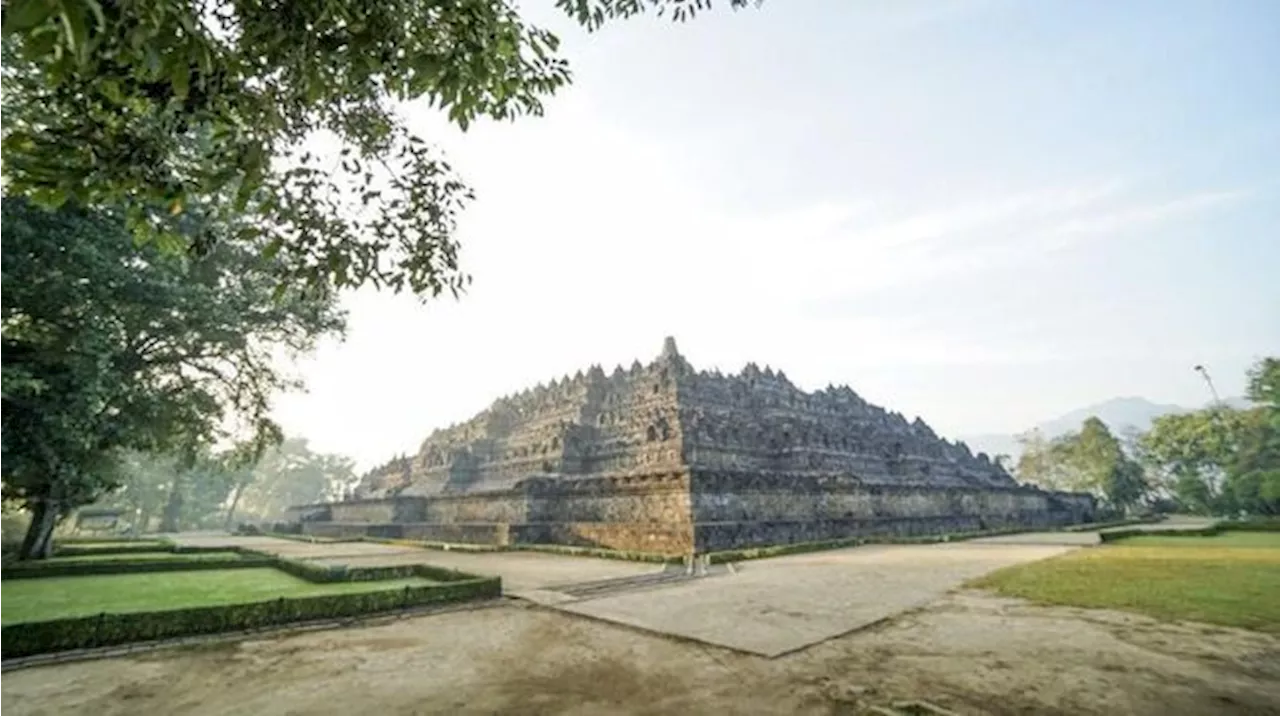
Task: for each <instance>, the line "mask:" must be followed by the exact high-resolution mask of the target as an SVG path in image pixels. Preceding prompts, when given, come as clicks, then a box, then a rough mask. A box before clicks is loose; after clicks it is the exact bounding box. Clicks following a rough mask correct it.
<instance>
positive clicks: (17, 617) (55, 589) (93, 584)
mask: <svg viewBox="0 0 1280 716" xmlns="http://www.w3.org/2000/svg"><path fill="white" fill-rule="evenodd" d="M434 583H435V582H432V581H431V580H428V579H421V578H410V579H388V580H381V581H374V582H337V583H333V584H312V583H311V582H308V581H306V580H303V579H299V578H297V577H294V576H293V575H290V574H285V573H284V572H281V571H279V570H276V569H272V568H270V567H263V568H248V569H217V570H205V571H192V572H185V571H184V572H152V573H144V574H102V575H91V576H84V577H40V578H36V579H9V580H5V581H4V582H3V583H0V601H2V602H3V609H2V610H0V611H2V613H0V623H3V624H14V623H17V622H26V621H45V620H48V619H60V618H63V617H76V616H88V615H92V614H99V613H102V612H112V613H121V612H144V611H158V610H162V609H180V608H183V607H195V606H206V605H212V604H236V603H240V602H257V601H265V600H268V599H277V598H280V597H307V596H315V595H320V594H339V593H342V594H345V593H350V592H374V591H379V590H383V589H397V588H404V587H406V586H422V585H425V584H434Z"/></svg>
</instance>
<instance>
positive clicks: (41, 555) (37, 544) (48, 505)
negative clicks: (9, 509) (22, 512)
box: [18, 500, 59, 559]
mask: <svg viewBox="0 0 1280 716" xmlns="http://www.w3.org/2000/svg"><path fill="white" fill-rule="evenodd" d="M30 507H31V525H30V526H28V527H27V534H26V536H24V537H23V538H22V549H21V550H20V551H19V552H18V559H48V558H49V557H50V556H51V555H52V554H53V528H55V527H57V526H58V517H59V514H58V506H57V504H55V503H53V502H50V501H47V500H38V501H35V502H32V503H31V504H30Z"/></svg>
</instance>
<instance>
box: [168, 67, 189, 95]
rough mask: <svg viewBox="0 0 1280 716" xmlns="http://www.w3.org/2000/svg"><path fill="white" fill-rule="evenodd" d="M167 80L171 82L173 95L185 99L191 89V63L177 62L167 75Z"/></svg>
mask: <svg viewBox="0 0 1280 716" xmlns="http://www.w3.org/2000/svg"><path fill="white" fill-rule="evenodd" d="M169 82H170V83H172V84H173V94H174V96H175V97H177V98H178V99H180V100H184V101H185V100H186V99H187V95H188V93H189V92H190V91H191V65H189V64H187V63H186V62H185V61H183V62H178V63H177V64H176V65H175V66H174V68H173V72H172V74H170V75H169Z"/></svg>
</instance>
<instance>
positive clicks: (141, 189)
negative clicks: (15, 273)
mask: <svg viewBox="0 0 1280 716" xmlns="http://www.w3.org/2000/svg"><path fill="white" fill-rule="evenodd" d="M728 2H729V4H730V5H731V6H732V7H734V8H738V7H742V6H745V5H746V4H747V0H728ZM556 5H557V6H558V7H559V8H560V9H562V10H563V11H564V12H566V13H567V14H568V15H570V16H571V17H573V18H574V19H576V20H577V21H578V22H579V23H580V24H581V25H583V26H584V27H586V28H587V29H588V30H589V31H590V30H595V29H597V28H599V27H600V26H601V25H602V24H603V23H604V22H605V21H606V20H607V19H611V18H626V17H630V16H632V15H636V14H639V13H642V12H644V11H645V10H646V9H653V10H656V11H657V12H658V13H659V14H664V13H666V12H670V15H671V16H672V17H673V18H674V19H675V20H677V21H683V20H686V19H689V18H691V17H693V16H694V15H695V14H696V12H697V11H699V10H702V9H705V8H707V7H709V6H710V1H709V0H557V2H556ZM3 35H4V45H5V57H4V78H5V97H4V107H3V112H4V117H5V124H4V136H3V152H4V162H5V171H6V179H7V180H8V181H9V185H8V191H9V192H11V193H13V194H17V195H23V196H27V197H30V198H31V199H33V200H35V201H37V202H39V203H40V204H41V205H43V206H47V207H57V206H60V205H62V203H63V202H65V201H68V200H74V201H75V202H76V203H78V204H80V205H82V206H87V207H91V208H97V209H102V208H115V207H123V208H124V211H125V215H126V217H127V220H128V226H129V228H130V230H131V231H132V232H133V233H134V234H135V235H136V236H137V237H138V238H139V239H141V240H144V241H149V240H158V241H161V242H162V244H163V245H164V246H165V247H166V248H168V249H170V250H173V249H176V248H178V247H181V246H188V245H193V246H194V247H195V248H198V249H199V248H203V246H204V241H203V238H202V237H200V236H192V235H190V234H187V233H184V232H182V231H181V230H180V227H179V223H180V221H181V219H182V217H183V215H184V214H185V212H186V211H187V210H188V209H189V207H191V206H194V205H196V204H200V203H203V204H204V205H206V206H208V207H219V210H220V211H225V212H228V213H230V214H233V215H242V214H246V213H247V214H248V215H249V216H250V217H251V218H252V219H253V220H252V221H249V222H246V223H244V224H243V225H242V226H241V230H242V231H243V232H244V233H245V234H246V237H243V238H249V237H252V238H254V239H255V243H256V244H257V245H259V247H260V248H261V250H262V251H263V252H265V253H266V254H268V255H273V256H276V257H278V261H279V268H280V270H281V272H282V275H283V276H284V277H285V278H287V279H295V280H296V279H301V280H305V281H307V282H308V283H309V284H311V285H316V284H320V283H324V284H327V285H329V286H333V287H343V286H355V285H360V284H363V283H372V284H373V285H375V286H389V287H391V288H392V289H394V290H396V291H399V290H401V289H403V288H408V289H410V290H412V291H413V292H415V293H417V294H419V295H423V296H426V295H433V296H434V295H438V294H439V293H441V292H442V291H445V290H448V291H451V292H453V293H455V294H456V293H457V292H458V291H459V290H460V289H461V288H462V287H463V286H464V285H465V284H466V277H465V276H464V275H463V274H462V273H461V272H460V270H459V265H458V257H457V249H458V247H457V244H456V242H455V241H454V238H453V232H454V222H455V217H456V215H457V213H458V211H460V210H461V209H462V207H463V206H464V205H465V204H466V203H467V202H468V201H470V200H471V198H472V195H471V192H470V190H469V189H468V188H467V187H466V186H465V185H464V184H463V183H462V182H461V181H460V180H459V179H458V178H457V176H456V175H455V174H454V173H453V171H452V169H451V168H450V166H449V165H448V164H447V163H446V162H445V161H444V160H443V159H442V158H441V157H440V156H439V154H438V152H436V151H434V150H432V149H431V148H430V147H429V146H428V145H427V144H426V143H425V142H424V141H422V139H421V138H419V137H417V136H415V135H413V134H412V133H411V132H410V131H409V130H408V128H407V127H406V126H405V125H404V123H403V122H402V121H401V120H400V119H399V117H398V116H397V114H396V110H395V107H394V104H395V103H396V102H402V101H409V100H416V99H425V100H426V101H427V103H428V104H429V105H430V106H432V107H436V108H439V109H440V110H442V111H447V115H448V119H449V120H450V121H451V122H453V123H455V124H456V125H457V126H459V127H461V128H462V129H463V130H465V129H466V128H467V127H468V126H469V125H470V124H471V123H472V122H474V121H475V120H477V119H478V118H481V117H489V118H493V119H498V120H504V119H512V118H515V117H518V116H521V115H526V114H532V115H538V114H541V113H542V112H543V99H544V98H546V97H548V96H550V95H552V94H553V93H554V92H555V91H557V90H558V89H559V88H561V87H563V86H564V85H566V84H567V83H568V82H569V81H570V78H571V75H570V71H569V67H568V64H567V62H566V61H565V60H564V59H563V58H560V57H558V56H557V54H556V53H557V50H558V47H559V40H558V38H557V37H556V36H555V35H553V34H552V33H550V32H548V31H546V30H543V29H540V28H537V27H533V26H531V25H529V24H527V23H526V22H525V21H524V20H523V19H522V18H521V17H520V15H519V13H518V12H517V10H516V8H515V6H514V3H512V2H509V0H456V1H454V2H448V3H441V2H437V1H435V0H294V1H291V2H283V3H282V2H271V1H265V0H237V1H236V2H230V1H229V0H146V1H145V2H143V1H141V0H59V1H58V2H53V1H52V0H9V1H8V2H6V5H5V13H4V24H3ZM317 135H324V136H327V137H329V138H330V139H333V140H334V141H336V143H337V145H338V147H339V150H338V152H339V156H338V157H336V158H334V161H333V162H332V166H331V165H330V160H329V159H327V158H321V157H319V156H316V155H314V154H310V153H308V152H305V151H301V150H300V149H299V147H300V143H301V142H302V141H303V140H306V139H308V138H312V137H315V136H317Z"/></svg>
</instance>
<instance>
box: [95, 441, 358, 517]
mask: <svg viewBox="0 0 1280 716" xmlns="http://www.w3.org/2000/svg"><path fill="white" fill-rule="evenodd" d="M116 474H117V477H118V482H119V487H118V488H117V489H115V490H113V491H112V492H110V493H109V494H106V495H104V496H103V497H102V499H100V500H99V501H98V502H97V503H95V504H97V505H99V506H103V507H119V508H124V509H125V514H126V518H125V519H126V521H127V522H128V523H129V524H130V526H131V528H132V530H133V531H134V532H135V534H136V533H141V532H146V531H150V530H156V529H158V530H159V531H161V532H178V531H181V530H190V529H213V528H220V527H226V528H230V527H231V526H232V525H233V524H234V522H235V521H236V520H237V519H238V518H239V519H247V520H255V521H261V520H270V519H273V518H277V517H279V516H280V514H281V513H282V512H283V511H284V510H285V508H287V507H288V506H290V505H297V504H309V503H315V502H321V501H324V500H333V499H339V498H341V497H342V496H344V495H345V494H346V492H347V490H348V488H349V487H350V485H351V484H352V483H353V482H354V481H355V479H356V478H355V468H354V464H353V463H352V461H351V460H350V458H347V457H345V456H342V455H335V454H327V453H318V452H315V451H313V450H311V448H310V446H309V445H308V444H307V441H306V440H303V439H300V438H286V439H285V440H284V441H283V442H281V443H280V444H279V445H275V446H272V447H269V448H267V449H265V450H264V452H263V454H262V455H261V456H260V457H259V458H258V459H257V460H256V461H252V462H247V463H246V462H245V461H244V460H243V459H241V457H240V456H239V455H237V454H236V452H235V451H223V452H219V453H212V452H209V451H207V450H206V451H203V452H201V453H200V454H198V455H196V456H195V457H194V458H193V459H190V460H187V461H183V460H180V459H179V458H177V457H174V456H173V455H164V454H154V453H140V452H127V453H125V454H124V455H123V456H122V458H121V459H120V460H119V467H118V469H117V472H116Z"/></svg>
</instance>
